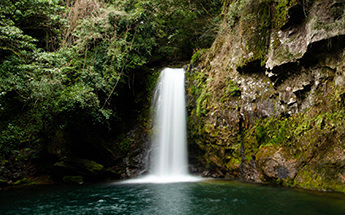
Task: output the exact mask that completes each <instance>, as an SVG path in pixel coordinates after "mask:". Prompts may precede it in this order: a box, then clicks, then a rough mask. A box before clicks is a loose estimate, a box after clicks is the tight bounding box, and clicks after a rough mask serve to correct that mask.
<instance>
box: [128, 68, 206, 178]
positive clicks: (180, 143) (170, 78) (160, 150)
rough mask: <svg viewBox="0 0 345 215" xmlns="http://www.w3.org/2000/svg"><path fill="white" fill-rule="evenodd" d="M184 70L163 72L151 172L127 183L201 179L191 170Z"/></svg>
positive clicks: (156, 97)
mask: <svg viewBox="0 0 345 215" xmlns="http://www.w3.org/2000/svg"><path fill="white" fill-rule="evenodd" d="M184 77H185V71H184V69H171V68H166V69H164V70H163V71H162V73H161V75H160V78H159V81H158V84H157V87H156V91H155V95H154V102H153V107H154V112H155V113H154V127H153V135H152V136H153V137H152V156H151V159H150V161H151V164H150V171H149V175H147V176H145V177H142V178H137V179H132V180H127V181H126V183H176V182H193V181H198V180H200V178H199V177H193V176H191V175H190V174H189V172H188V159H187V137H186V101H185V78H184Z"/></svg>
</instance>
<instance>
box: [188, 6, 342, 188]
mask: <svg viewBox="0 0 345 215" xmlns="http://www.w3.org/2000/svg"><path fill="white" fill-rule="evenodd" d="M344 9H345V1H340V0H339V1H336V0H314V1H312V0H303V1H302V0H300V1H299V0H260V1H257V0H235V1H227V2H226V3H225V5H224V11H223V14H222V17H223V22H222V24H221V26H220V31H219V34H218V37H217V39H216V41H215V42H214V44H213V45H212V47H211V48H210V49H208V50H199V51H198V52H197V53H196V54H195V55H194V56H193V59H192V63H193V66H194V68H192V69H190V70H189V71H188V80H187V83H188V101H189V106H188V111H189V138H190V141H189V142H190V151H191V152H192V161H195V163H202V165H200V166H198V167H197V168H198V171H203V174H205V175H209V176H214V177H230V178H241V179H244V180H248V181H254V182H263V183H265V182H269V183H272V182H273V183H280V184H284V185H288V186H297V187H302V188H308V189H320V190H334V191H341V192H345V50H344V47H345V10H344Z"/></svg>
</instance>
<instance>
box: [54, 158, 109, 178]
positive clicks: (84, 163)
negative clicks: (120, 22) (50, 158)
mask: <svg viewBox="0 0 345 215" xmlns="http://www.w3.org/2000/svg"><path fill="white" fill-rule="evenodd" d="M54 167H55V174H56V175H57V176H59V177H61V176H63V175H82V176H85V177H89V178H97V177H99V178H101V176H102V174H103V170H104V166H103V165H101V164H99V163H97V162H95V161H92V160H87V159H82V158H68V159H64V160H62V161H59V162H57V163H55V164H54Z"/></svg>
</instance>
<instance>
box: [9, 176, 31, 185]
mask: <svg viewBox="0 0 345 215" xmlns="http://www.w3.org/2000/svg"><path fill="white" fill-rule="evenodd" d="M29 183H30V180H29V179H28V178H22V179H19V180H17V181H15V182H14V183H13V184H14V185H20V184H29Z"/></svg>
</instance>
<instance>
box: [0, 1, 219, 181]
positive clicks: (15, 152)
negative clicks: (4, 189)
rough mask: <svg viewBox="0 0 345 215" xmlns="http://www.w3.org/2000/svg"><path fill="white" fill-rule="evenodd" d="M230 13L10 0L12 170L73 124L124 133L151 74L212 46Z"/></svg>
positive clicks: (0, 74) (2, 153)
mask: <svg viewBox="0 0 345 215" xmlns="http://www.w3.org/2000/svg"><path fill="white" fill-rule="evenodd" d="M221 6H222V1H221V0H213V1H204V0H193V1H184V0H176V1H159V0H126V1H120V0H111V1H105V0H104V1H102V0H2V1H1V3H0V160H2V165H4V164H5V163H8V160H11V162H12V161H13V160H18V159H17V158H18V157H23V160H26V159H29V158H30V159H31V158H32V157H35V156H38V153H39V152H41V151H42V150H43V148H44V146H45V144H46V143H47V142H49V141H51V140H52V138H54V136H56V131H57V130H66V129H68V128H70V127H71V126H72V125H73V126H75V125H77V126H84V127H88V126H93V127H101V128H102V129H104V128H108V129H109V130H110V129H111V128H118V127H121V124H122V123H124V124H125V122H126V121H128V120H127V119H128V117H129V116H128V114H132V113H134V112H128V109H137V108H136V107H135V106H139V104H138V102H139V101H141V102H142V101H143V99H137V98H136V96H135V94H136V93H135V92H134V88H135V87H134V86H135V85H137V83H140V84H139V85H140V87H142V88H145V86H148V87H147V88H149V86H150V85H151V84H150V83H145V80H151V79H152V78H147V77H148V76H150V72H148V73H147V72H145V71H148V70H147V69H145V68H146V67H148V66H150V67H152V66H156V65H160V64H162V63H164V61H165V60H167V59H168V60H183V59H186V58H188V57H190V56H191V54H192V52H193V49H196V48H203V47H207V46H209V45H210V44H211V42H212V40H213V38H214V34H215V30H216V29H215V28H216V23H217V19H214V17H216V15H217V14H218V13H219V10H220V8H221ZM138 74H139V75H138ZM136 76H138V77H139V78H140V79H141V80H136V79H135V77H136ZM138 91H139V92H145V89H140V90H138ZM138 95H139V94H138ZM140 96H143V94H140ZM126 114H127V115H126ZM75 121H80V123H79V124H78V123H75ZM85 122H86V123H85ZM19 155H20V156H19ZM3 175H4V173H3Z"/></svg>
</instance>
